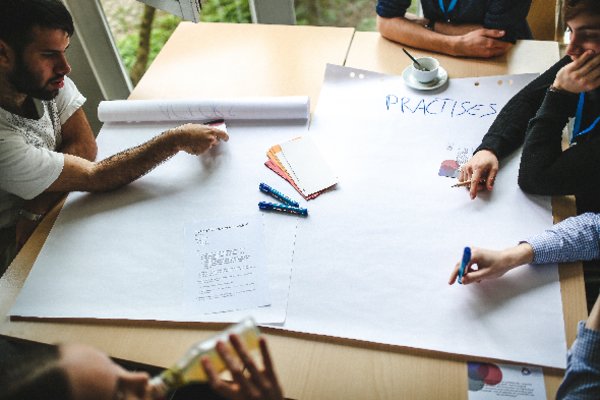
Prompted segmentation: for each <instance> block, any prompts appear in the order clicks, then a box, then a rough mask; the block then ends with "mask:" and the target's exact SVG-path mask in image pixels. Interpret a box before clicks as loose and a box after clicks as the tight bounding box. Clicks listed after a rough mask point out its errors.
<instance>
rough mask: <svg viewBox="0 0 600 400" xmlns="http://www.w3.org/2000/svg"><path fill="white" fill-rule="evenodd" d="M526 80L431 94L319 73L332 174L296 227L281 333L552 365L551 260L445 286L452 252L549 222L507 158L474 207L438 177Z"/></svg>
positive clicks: (560, 356) (557, 302)
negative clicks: (331, 185)
mask: <svg viewBox="0 0 600 400" xmlns="http://www.w3.org/2000/svg"><path fill="white" fill-rule="evenodd" d="M361 77H362V78H361ZM533 77H534V76H533V75H518V76H510V77H489V78H480V79H453V80H451V81H450V83H449V86H448V87H447V88H444V90H442V91H438V92H434V93H431V92H416V91H413V90H410V89H407V88H406V87H405V85H404V83H403V82H402V79H401V78H400V77H396V76H387V75H380V74H376V73H370V72H368V71H359V70H353V69H350V68H343V67H337V66H331V65H330V66H329V67H328V69H327V73H326V79H325V83H324V86H323V88H322V90H321V95H320V98H319V105H318V108H317V110H316V113H315V115H314V116H313V120H312V123H311V129H310V136H311V137H312V138H313V140H315V141H317V142H318V143H319V144H320V147H321V148H323V149H328V150H326V153H327V154H331V155H332V158H331V159H329V161H330V162H331V163H332V167H333V168H334V169H335V170H336V172H337V173H338V175H339V179H340V180H339V183H338V185H337V186H336V188H335V190H332V191H330V192H328V193H326V194H325V195H323V196H321V197H319V199H318V201H315V202H314V203H313V202H311V203H310V206H311V207H310V218H309V220H307V221H303V224H302V225H300V226H299V232H298V239H297V241H296V249H295V256H294V275H293V279H292V287H291V291H290V299H289V308H288V314H287V319H286V323H285V325H284V327H285V328H286V329H289V330H295V331H301V332H309V333H313V334H322V335H330V336H337V337H343V338H352V339H361V340H366V341H372V342H379V343H388V344H394V345H401V346H409V347H417V348H425V349H431V350H439V351H443V352H449V353H458V354H467V355H473V356H482V357H490V358H497V359H503V360H511V361H519V362H523V363H528V364H536V365H545V366H552V367H561V368H563V367H564V366H565V351H566V342H565V336H564V322H563V316H562V305H561V298H560V287H559V283H558V273H557V267H556V265H544V266H536V267H522V268H520V269H518V270H516V271H515V272H512V273H510V274H508V275H507V276H505V277H503V278H502V279H498V280H495V281H492V282H483V283H481V284H476V285H472V286H458V285H454V286H449V285H448V284H447V280H448V277H449V274H450V272H451V269H452V268H453V266H454V264H455V262H456V261H458V260H460V257H461V255H462V250H463V248H464V246H466V245H470V246H475V247H490V248H503V247H507V246H511V245H514V244H516V243H517V242H518V241H519V240H521V239H524V238H526V237H527V236H528V235H531V234H535V233H538V232H541V231H542V230H543V229H545V228H547V227H549V226H551V224H552V215H551V211H550V201H549V198H547V197H537V196H528V195H526V194H524V193H523V192H522V191H521V190H520V189H519V188H518V185H517V169H518V161H519V155H518V154H517V155H515V156H514V157H512V158H510V159H508V160H503V162H502V168H501V171H500V173H499V174H498V178H497V180H496V185H495V189H494V191H493V193H488V194H487V195H486V194H483V195H481V196H480V197H478V198H477V199H476V200H474V201H471V200H470V199H469V197H468V195H467V193H466V189H464V188H450V186H451V184H452V183H454V182H456V181H455V180H454V179H451V178H447V177H441V176H439V175H438V171H439V167H440V164H441V162H442V161H443V160H447V159H449V158H453V157H457V156H460V157H462V156H463V154H464V149H468V152H469V154H470V153H471V151H472V149H474V148H475V147H476V146H477V145H478V144H479V142H480V140H481V137H482V136H483V134H484V133H485V132H486V131H487V127H488V126H489V125H490V124H491V122H492V121H493V119H494V116H495V114H494V112H495V111H494V110H496V111H498V110H500V109H501V107H502V105H503V104H504V103H505V102H506V101H507V100H508V99H509V98H510V97H511V96H512V95H513V94H514V93H515V92H516V91H518V89H520V88H521V87H523V86H524V85H525V84H526V83H527V82H529V81H530V80H531V79H532V78H533ZM390 99H394V103H395V104H393V105H391V104H390ZM395 99H397V101H395ZM444 102H445V106H443V104H444ZM402 104H404V109H403V108H402ZM409 106H410V107H409ZM467 110H468V111H467Z"/></svg>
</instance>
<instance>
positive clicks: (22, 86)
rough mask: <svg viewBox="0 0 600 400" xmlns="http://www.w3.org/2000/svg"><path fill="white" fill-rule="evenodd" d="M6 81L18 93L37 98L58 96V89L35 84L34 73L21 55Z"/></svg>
mask: <svg viewBox="0 0 600 400" xmlns="http://www.w3.org/2000/svg"><path fill="white" fill-rule="evenodd" d="M57 78H60V76H56V77H55V78H53V79H57ZM8 81H9V82H10V83H11V84H12V85H13V87H14V88H15V89H16V90H17V91H18V92H19V93H24V94H26V95H28V96H30V97H33V98H36V99H39V100H52V99H53V98H55V97H56V96H58V89H55V90H48V89H45V87H44V86H37V84H36V81H37V79H36V77H35V75H34V74H33V73H32V72H31V71H30V69H29V67H28V66H27V64H25V62H24V61H23V58H22V57H21V56H18V57H17V63H16V65H15V68H14V70H13V72H12V73H10V74H9V75H8Z"/></svg>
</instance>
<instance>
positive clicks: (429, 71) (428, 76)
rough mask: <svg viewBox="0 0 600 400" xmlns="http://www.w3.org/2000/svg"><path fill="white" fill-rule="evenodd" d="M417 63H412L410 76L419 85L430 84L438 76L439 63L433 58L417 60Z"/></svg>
mask: <svg viewBox="0 0 600 400" xmlns="http://www.w3.org/2000/svg"><path fill="white" fill-rule="evenodd" d="M417 61H418V62H419V65H420V66H419V65H417V63H415V62H413V63H412V71H411V72H412V76H413V78H415V80H416V81H417V82H419V83H431V82H433V81H434V80H435V78H437V76H438V69H439V67H440V62H439V61H438V60H436V59H435V58H433V57H420V58H417Z"/></svg>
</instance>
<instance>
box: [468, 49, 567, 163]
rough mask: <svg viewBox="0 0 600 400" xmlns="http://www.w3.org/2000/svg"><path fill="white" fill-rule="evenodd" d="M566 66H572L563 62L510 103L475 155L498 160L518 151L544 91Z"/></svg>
mask: <svg viewBox="0 0 600 400" xmlns="http://www.w3.org/2000/svg"><path fill="white" fill-rule="evenodd" d="M569 62H571V59H570V58H569V57H565V58H563V59H562V60H560V61H559V62H557V63H556V64H554V65H553V66H552V67H550V69H548V70H547V71H546V72H544V73H543V74H542V75H540V76H539V77H537V78H536V79H534V80H533V81H531V82H530V83H529V84H528V85H527V86H525V87H524V88H523V89H521V91H520V92H519V93H517V94H516V95H515V96H514V97H513V98H512V99H510V100H509V101H508V103H506V105H505V106H504V107H503V108H502V110H501V111H500V113H499V114H498V116H497V117H496V119H495V120H494V122H493V123H492V125H491V126H490V129H489V130H488V132H487V133H486V134H485V136H484V137H483V140H482V141H481V145H479V147H478V148H477V149H476V150H475V152H478V151H480V150H489V151H491V152H492V153H494V154H495V155H496V157H498V159H499V160H501V159H503V158H504V157H506V156H508V155H510V154H511V153H512V152H513V151H515V150H516V149H518V148H519V147H521V145H522V144H523V142H524V140H525V131H526V130H527V124H528V123H529V120H530V119H531V118H533V117H534V116H535V114H536V112H537V111H538V109H539V108H540V105H541V104H542V101H543V100H544V97H545V96H546V91H547V89H548V87H549V86H550V85H551V84H552V82H554V78H555V77H556V74H557V73H558V71H559V70H560V69H561V68H562V67H563V66H565V65H567V64H568V63H569Z"/></svg>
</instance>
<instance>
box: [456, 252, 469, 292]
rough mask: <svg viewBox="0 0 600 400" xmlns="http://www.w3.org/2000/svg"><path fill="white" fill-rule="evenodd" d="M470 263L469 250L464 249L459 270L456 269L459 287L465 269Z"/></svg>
mask: <svg viewBox="0 0 600 400" xmlns="http://www.w3.org/2000/svg"><path fill="white" fill-rule="evenodd" d="M470 261H471V248H470V247H465V250H464V251H463V257H462V261H461V262H460V268H459V269H458V283H460V284H461V285H462V278H463V276H464V275H465V268H467V265H468V264H469V262H470Z"/></svg>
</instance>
